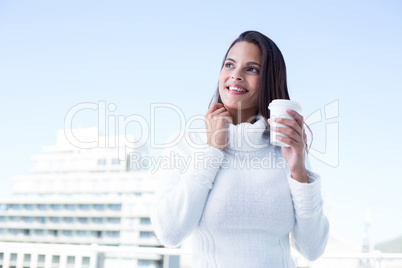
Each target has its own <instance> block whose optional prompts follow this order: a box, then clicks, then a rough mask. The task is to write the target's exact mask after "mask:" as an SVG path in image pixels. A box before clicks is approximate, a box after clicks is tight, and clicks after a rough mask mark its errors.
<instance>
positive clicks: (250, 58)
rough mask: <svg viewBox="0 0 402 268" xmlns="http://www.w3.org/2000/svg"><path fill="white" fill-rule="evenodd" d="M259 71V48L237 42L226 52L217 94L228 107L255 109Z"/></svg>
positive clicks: (247, 43) (243, 42)
mask: <svg viewBox="0 0 402 268" xmlns="http://www.w3.org/2000/svg"><path fill="white" fill-rule="evenodd" d="M260 71H261V51H260V48H259V47H258V46H257V45H255V44H252V43H249V42H245V41H242V42H237V43H236V44H235V45H234V46H233V47H232V48H231V49H230V50H229V52H228V55H227V58H226V60H225V63H224V65H223V68H222V70H221V74H220V76H219V94H220V96H221V99H222V102H223V104H224V105H225V106H226V108H228V109H236V110H237V109H240V110H246V109H255V110H257V91H258V84H259V79H260Z"/></svg>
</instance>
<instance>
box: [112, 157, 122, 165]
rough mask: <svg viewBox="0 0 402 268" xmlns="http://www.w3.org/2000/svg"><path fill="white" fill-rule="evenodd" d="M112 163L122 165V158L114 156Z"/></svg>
mask: <svg viewBox="0 0 402 268" xmlns="http://www.w3.org/2000/svg"><path fill="white" fill-rule="evenodd" d="M112 165H120V160H119V159H118V158H113V159H112Z"/></svg>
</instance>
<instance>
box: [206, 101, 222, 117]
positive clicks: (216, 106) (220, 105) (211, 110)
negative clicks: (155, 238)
mask: <svg viewBox="0 0 402 268" xmlns="http://www.w3.org/2000/svg"><path fill="white" fill-rule="evenodd" d="M221 107H223V104H222V103H212V104H211V106H209V109H208V112H207V114H209V113H212V112H213V111H215V110H217V109H219V108H221Z"/></svg>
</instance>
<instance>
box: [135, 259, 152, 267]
mask: <svg viewBox="0 0 402 268" xmlns="http://www.w3.org/2000/svg"><path fill="white" fill-rule="evenodd" d="M151 264H152V262H151V260H138V266H149V265H151Z"/></svg>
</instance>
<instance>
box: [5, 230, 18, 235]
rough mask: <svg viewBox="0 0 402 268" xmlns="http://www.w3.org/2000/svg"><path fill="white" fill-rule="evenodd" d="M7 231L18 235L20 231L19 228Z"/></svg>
mask: <svg viewBox="0 0 402 268" xmlns="http://www.w3.org/2000/svg"><path fill="white" fill-rule="evenodd" d="M8 233H9V234H11V235H18V234H19V233H20V230H19V229H8Z"/></svg>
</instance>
